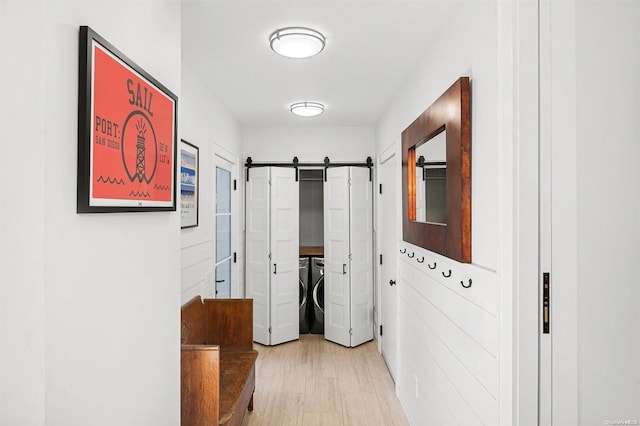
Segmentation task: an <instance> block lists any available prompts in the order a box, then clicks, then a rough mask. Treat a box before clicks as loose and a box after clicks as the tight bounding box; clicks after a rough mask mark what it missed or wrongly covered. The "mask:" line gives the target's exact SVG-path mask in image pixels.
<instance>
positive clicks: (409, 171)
mask: <svg viewBox="0 0 640 426" xmlns="http://www.w3.org/2000/svg"><path fill="white" fill-rule="evenodd" d="M470 97H471V94H470V86H469V77H461V78H460V79H458V81H456V82H455V83H454V84H453V85H452V86H451V87H450V88H449V89H447V90H446V91H445V92H444V93H443V94H442V95H441V96H440V97H439V98H438V99H437V100H436V101H435V102H434V103H433V104H432V105H431V106H430V107H429V108H427V109H426V110H425V111H424V112H423V113H422V114H421V115H420V116H419V117H418V118H416V120H415V121H414V122H413V123H411V125H409V127H407V128H406V129H405V130H404V131H403V132H402V189H403V191H402V201H403V206H402V210H403V224H402V236H403V239H404V240H405V241H407V242H409V243H412V244H415V245H417V246H420V247H423V248H425V249H427V250H431V251H433V252H436V253H439V254H441V255H443V256H447V257H449V258H451V259H454V260H457V261H458V262H463V263H470V262H471V99H470Z"/></svg>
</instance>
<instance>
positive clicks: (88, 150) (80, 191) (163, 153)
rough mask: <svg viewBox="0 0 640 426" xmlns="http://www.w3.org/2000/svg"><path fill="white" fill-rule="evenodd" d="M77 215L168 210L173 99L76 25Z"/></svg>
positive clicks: (171, 202)
mask: <svg viewBox="0 0 640 426" xmlns="http://www.w3.org/2000/svg"><path fill="white" fill-rule="evenodd" d="M78 71H79V72H78V75H79V79H78V175H77V213H112V212H150V211H175V210H176V198H177V195H176V181H177V177H176V150H177V134H178V129H177V116H178V113H177V112H178V98H177V96H176V95H175V94H173V93H172V92H171V91H170V90H169V89H167V88H166V87H165V86H164V85H162V84H161V83H160V82H158V81H157V80H156V79H155V78H153V77H152V76H151V75H149V74H148V73H147V72H145V71H144V70H143V69H142V68H141V67H140V66H138V65H137V64H136V63H135V62H133V61H132V60H131V59H129V58H128V57H127V56H126V55H124V54H123V53H122V52H120V51H119V50H118V49H116V48H115V47H114V46H113V45H112V44H110V43H109V42H108V41H106V40H105V39H104V38H103V37H101V36H100V35H99V34H97V33H96V32H95V31H93V30H92V29H91V28H89V27H88V26H81V27H80V43H79V69H78Z"/></svg>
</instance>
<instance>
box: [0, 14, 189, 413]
mask: <svg viewBox="0 0 640 426" xmlns="http://www.w3.org/2000/svg"><path fill="white" fill-rule="evenodd" d="M8 9H12V10H10V11H9V10H8ZM124 11H126V13H123V12H124ZM3 12H4V13H3V21H2V28H3V30H2V31H3V34H2V40H3V44H2V52H1V54H2V57H3V65H6V66H7V67H6V68H5V67H3V68H4V72H3V83H2V93H3V103H2V106H1V108H2V114H1V115H2V116H5V117H10V119H9V120H7V121H6V127H5V128H3V143H2V150H3V152H2V157H1V159H2V160H1V161H2V180H3V181H5V182H6V181H10V182H14V183H15V184H13V185H11V186H7V185H3V186H2V194H1V195H2V196H1V198H2V199H4V200H7V199H10V200H12V201H11V206H9V205H7V204H4V203H3V209H2V220H0V223H1V224H2V236H3V238H2V251H1V254H2V283H1V291H2V323H1V325H0V327H1V337H0V339H1V340H2V341H3V347H2V370H1V374H2V383H1V386H2V388H1V389H2V394H1V399H0V407H1V416H2V417H1V418H0V423H2V424H7V425H34V424H45V423H46V424H47V425H113V424H119V425H162V424H166V425H174V424H177V423H178V422H179V415H180V413H179V397H180V396H179V395H180V393H179V327H178V324H179V308H180V305H179V284H178V283H179V279H180V275H179V272H180V261H179V253H180V252H179V248H180V241H179V235H180V234H179V215H178V213H176V212H162V213H137V214H134V213H125V214H85V215H78V214H76V212H75V210H76V207H75V206H76V167H77V160H76V156H77V93H78V92H77V86H78V39H79V32H78V27H79V26H80V25H89V26H91V27H92V28H93V29H94V30H96V31H97V32H98V33H100V34H101V35H102V36H103V37H105V38H106V39H107V40H109V41H110V42H111V43H113V44H114V45H115V46H116V47H117V48H119V49H120V50H121V51H123V52H124V53H125V54H126V55H127V56H129V57H130V58H132V59H134V61H135V62H136V63H138V64H139V65H140V66H141V67H142V68H144V69H145V70H146V71H147V72H149V73H150V74H151V75H153V76H154V77H155V78H157V79H158V80H159V81H160V82H162V83H163V84H164V85H165V86H167V87H168V88H169V89H170V90H172V91H173V92H174V93H175V94H176V95H178V96H180V4H179V3H178V2H175V1H153V2H129V1H111V2H82V1H67V2H64V1H48V2H34V1H30V2H8V1H5V2H3ZM4 59H8V61H7V62H4ZM5 96H6V97H5ZM16 159H20V161H16ZM9 207H10V208H9Z"/></svg>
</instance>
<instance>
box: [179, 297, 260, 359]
mask: <svg viewBox="0 0 640 426" xmlns="http://www.w3.org/2000/svg"><path fill="white" fill-rule="evenodd" d="M181 317H182V318H181V324H182V326H181V338H180V340H181V343H182V344H183V345H185V344H188V345H220V348H221V349H252V348H253V299H204V300H201V299H200V296H196V297H194V298H193V299H191V300H190V301H188V302H187V303H185V304H184V305H183V306H182V313H181Z"/></svg>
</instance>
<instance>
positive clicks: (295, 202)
mask: <svg viewBox="0 0 640 426" xmlns="http://www.w3.org/2000/svg"><path fill="white" fill-rule="evenodd" d="M299 199H300V191H299V187H298V182H297V181H296V179H295V169H291V168H279V167H273V168H271V344H272V345H277V344H279V343H284V342H288V341H291V340H296V339H298V337H299V326H300V320H299V311H298V308H299V307H298V297H299V291H300V289H299V287H298V259H299V246H300V241H299V232H300V229H299V226H298V223H299V210H300V202H299Z"/></svg>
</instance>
